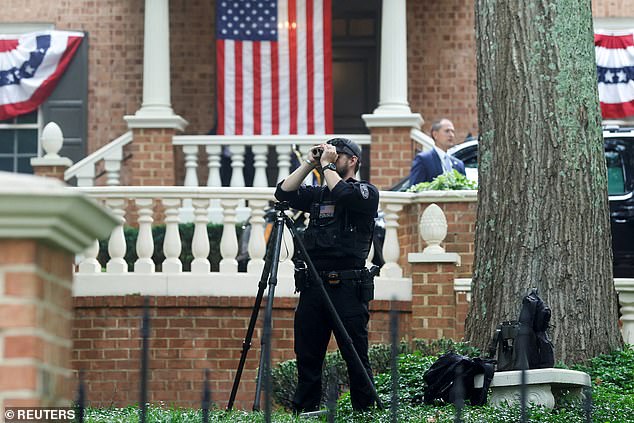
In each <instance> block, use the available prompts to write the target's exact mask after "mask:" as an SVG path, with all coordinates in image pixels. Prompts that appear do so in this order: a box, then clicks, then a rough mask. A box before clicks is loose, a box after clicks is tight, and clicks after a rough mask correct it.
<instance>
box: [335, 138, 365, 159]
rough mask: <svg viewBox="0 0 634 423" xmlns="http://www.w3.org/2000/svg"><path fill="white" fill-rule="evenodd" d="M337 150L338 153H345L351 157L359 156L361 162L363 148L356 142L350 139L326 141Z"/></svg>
mask: <svg viewBox="0 0 634 423" xmlns="http://www.w3.org/2000/svg"><path fill="white" fill-rule="evenodd" d="M326 144H330V145H332V146H334V147H335V148H336V149H337V153H344V154H348V155H350V156H357V157H358V158H359V160H361V147H359V144H357V143H356V142H354V141H352V140H349V139H348V138H332V139H330V140H328V141H326Z"/></svg>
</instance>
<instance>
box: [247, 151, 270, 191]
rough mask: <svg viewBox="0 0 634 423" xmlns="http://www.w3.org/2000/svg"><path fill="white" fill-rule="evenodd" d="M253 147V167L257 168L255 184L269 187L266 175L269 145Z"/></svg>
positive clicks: (254, 178)
mask: <svg viewBox="0 0 634 423" xmlns="http://www.w3.org/2000/svg"><path fill="white" fill-rule="evenodd" d="M251 149H252V150H253V167H254V168H255V175H254V177H253V186H254V187H267V186H269V183H268V179H267V177H266V158H267V155H268V152H269V146H268V145H254V146H252V147H251Z"/></svg>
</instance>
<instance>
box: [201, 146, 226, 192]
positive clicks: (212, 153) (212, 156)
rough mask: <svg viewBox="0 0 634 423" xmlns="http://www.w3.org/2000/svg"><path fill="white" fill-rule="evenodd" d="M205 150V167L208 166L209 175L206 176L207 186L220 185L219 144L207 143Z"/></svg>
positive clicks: (220, 147) (220, 151) (220, 149)
mask: <svg viewBox="0 0 634 423" xmlns="http://www.w3.org/2000/svg"><path fill="white" fill-rule="evenodd" d="M205 151H206V152H207V167H208V168H209V176H208V177H207V186H208V187H220V186H222V180H221V179H220V166H221V163H220V155H221V154H222V146H221V145H208V146H207V147H205Z"/></svg>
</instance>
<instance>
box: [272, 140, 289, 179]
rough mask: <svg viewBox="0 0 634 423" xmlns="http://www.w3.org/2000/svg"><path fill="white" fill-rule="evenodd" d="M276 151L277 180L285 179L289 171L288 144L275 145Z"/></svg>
mask: <svg viewBox="0 0 634 423" xmlns="http://www.w3.org/2000/svg"><path fill="white" fill-rule="evenodd" d="M275 152H276V153H277V169H278V171H277V182H280V181H281V180H282V179H285V178H286V177H287V176H288V175H289V174H290V171H291V157H290V148H289V146H288V145H278V146H276V147H275Z"/></svg>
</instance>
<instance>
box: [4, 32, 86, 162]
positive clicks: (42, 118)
mask: <svg viewBox="0 0 634 423" xmlns="http://www.w3.org/2000/svg"><path fill="white" fill-rule="evenodd" d="M52 29H55V28H54V25H53V24H37V23H35V24H27V23H0V34H21V33H28V32H34V31H41V30H52ZM61 29H64V28H61ZM69 29H70V28H69ZM87 99H88V37H87V36H86V37H84V40H83V41H82V43H81V44H80V46H79V48H78V50H77V52H76V53H75V55H74V56H73V59H72V60H71V62H70V64H69V66H68V68H66V71H65V72H64V75H63V76H62V77H61V79H60V80H59V82H58V84H57V86H56V87H55V89H54V90H53V92H52V93H51V95H50V96H49V98H47V99H46V101H45V102H44V103H42V104H41V105H40V107H39V110H37V111H34V112H32V113H29V114H26V115H22V116H18V117H17V118H15V119H10V120H5V121H0V170H1V171H7V172H18V173H33V169H32V168H31V158H33V157H38V156H40V154H39V153H40V151H39V139H40V133H41V130H42V129H43V128H44V126H46V124H47V123H49V122H55V123H57V124H58V125H59V126H60V128H61V129H62V133H63V134H64V144H63V145H62V149H61V150H60V152H59V155H60V156H62V157H68V158H70V159H71V160H72V161H73V162H77V161H79V160H81V159H82V158H84V157H85V156H86V144H87V138H88V136H87V135H88V129H87V128H88V125H87V120H88V108H87Z"/></svg>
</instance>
